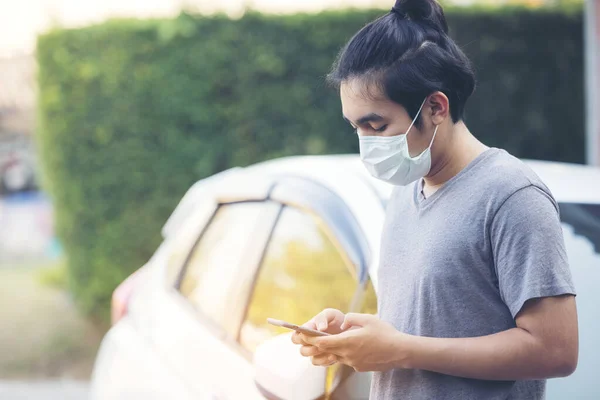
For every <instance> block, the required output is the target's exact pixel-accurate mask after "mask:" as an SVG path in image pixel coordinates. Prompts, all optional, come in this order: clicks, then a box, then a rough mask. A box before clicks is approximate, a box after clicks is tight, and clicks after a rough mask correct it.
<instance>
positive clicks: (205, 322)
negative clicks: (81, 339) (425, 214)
mask: <svg viewBox="0 0 600 400" xmlns="http://www.w3.org/2000/svg"><path fill="white" fill-rule="evenodd" d="M527 163H528V164H529V165H530V166H531V167H532V168H533V169H534V170H535V171H536V172H537V174H538V175H540V177H541V178H542V179H543V180H544V181H545V182H546V184H547V185H548V186H549V187H550V189H551V190H552V192H553V194H554V196H555V197H556V199H557V200H558V202H559V203H560V208H561V218H562V221H563V228H564V233H565V240H566V245H567V250H568V254H569V259H570V264H571V269H572V272H573V276H574V280H575V284H576V287H577V290H578V297H577V305H578V311H579V327H580V357H579V366H578V368H577V371H576V372H575V373H574V374H573V375H572V376H570V377H568V378H564V379H555V380H551V381H549V383H548V394H547V398H548V399H549V400H559V399H560V400H562V399H574V398H576V399H579V400H583V399H599V398H600V385H598V382H597V376H598V371H600V340H599V339H600V336H599V334H598V332H600V307H598V297H597V292H598V288H600V169H594V168H590V167H585V166H578V165H569V164H559V163H549V162H533V161H532V162H527ZM391 189H392V188H391V186H389V185H387V184H385V183H382V182H380V181H377V180H375V179H373V178H371V177H370V176H369V175H368V173H367V172H366V171H365V169H364V168H363V166H362V165H361V163H360V160H359V158H358V156H322V157H293V158H284V159H279V160H274V161H269V162H266V163H262V164H258V165H255V166H251V167H248V168H237V169H232V170H229V171H226V172H223V173H221V174H218V175H215V176H213V177H211V178H208V179H205V180H202V181H200V182H198V183H196V184H195V185H194V186H192V188H191V189H190V190H189V191H188V193H187V194H186V195H185V197H184V198H183V199H182V201H181V202H180V204H179V205H178V207H177V208H176V210H175V211H174V213H173V214H172V215H171V217H170V218H169V220H168V221H167V223H166V225H165V226H164V228H163V230H162V234H163V237H164V241H163V243H162V244H161V246H160V247H159V248H158V250H157V251H156V253H155V254H154V256H153V257H152V258H151V259H150V261H149V262H148V263H147V264H146V265H145V266H144V267H142V268H141V269H140V270H139V271H138V272H137V273H135V274H134V275H132V277H130V278H129V279H127V280H126V281H125V282H124V283H123V284H122V285H121V286H120V287H119V288H118V289H117V290H116V291H115V294H114V295H113V322H114V325H113V327H112V329H111V330H110V331H109V332H108V334H107V335H106V337H105V338H104V340H103V343H102V346H101V348H100V351H99V354H98V358H97V360H96V365H95V369H94V373H93V377H92V388H91V392H92V400H120V399H123V400H125V399H126V400H137V399H140V400H141V399H143V400H153V399H157V400H158V399H178V400H188V399H189V400H192V399H193V400H200V399H211V400H217V399H218V400H232V399H244V400H252V399H283V400H312V399H319V398H330V399H350V400H352V399H367V398H368V393H369V385H370V378H371V376H370V374H368V373H354V371H353V370H350V369H349V368H347V367H339V366H338V367H335V368H330V369H325V368H321V367H314V366H313V365H312V364H311V363H310V360H309V359H306V358H303V357H302V356H300V353H299V349H298V348H297V347H296V346H295V345H293V344H292V343H291V341H290V334H289V333H286V331H285V330H278V328H275V327H273V326H270V325H268V324H267V322H266V319H267V318H268V317H272V318H277V319H283V320H287V321H289V322H293V323H303V322H305V321H306V320H308V319H309V318H310V317H312V316H313V315H314V314H316V313H318V312H319V311H321V310H322V309H324V308H327V307H334V308H339V309H341V310H343V311H345V312H351V311H354V312H375V308H376V297H375V293H374V290H373V287H377V280H376V277H377V265H378V249H379V242H380V231H381V229H382V224H383V220H384V209H385V205H386V201H387V199H388V197H389V194H390V193H391Z"/></svg>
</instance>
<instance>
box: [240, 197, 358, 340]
mask: <svg viewBox="0 0 600 400" xmlns="http://www.w3.org/2000/svg"><path fill="white" fill-rule="evenodd" d="M354 271H355V267H354V266H353V265H351V264H350V263H349V261H348V260H347V257H346V256H345V254H344V253H343V252H341V251H340V249H339V248H338V246H337V243H336V242H335V241H334V240H332V238H331V237H330V236H328V231H327V230H326V229H324V227H323V226H322V225H321V222H320V220H319V219H317V218H316V217H314V216H313V215H311V214H308V213H305V212H303V211H300V210H298V209H295V208H292V207H286V208H284V209H283V212H282V214H281V217H280V218H279V220H278V223H277V225H276V227H275V230H274V232H273V236H272V239H271V241H270V243H269V245H268V247H267V250H266V253H265V256H264V258H263V262H262V266H261V269H260V271H259V273H258V277H257V280H256V284H255V290H254V293H253V294H252V297H251V299H250V303H249V307H248V312H247V316H246V320H245V321H244V323H243V325H242V330H241V332H240V341H241V344H242V345H243V346H244V347H245V348H246V349H248V350H250V351H253V350H254V349H255V348H256V346H257V345H258V344H260V343H261V342H262V341H263V340H265V339H268V338H270V337H272V336H274V335H277V334H279V333H283V332H288V331H287V330H285V329H279V328H276V327H273V326H271V325H269V324H267V323H266V319H267V318H276V319H282V320H286V321H288V322H292V323H297V324H302V323H304V322H306V321H308V320H309V319H310V318H312V317H313V316H314V315H315V314H317V313H319V312H320V311H322V310H323V309H325V308H328V307H332V308H337V309H340V310H343V311H347V310H348V307H349V305H350V304H351V301H352V299H353V296H354V294H355V292H356V289H357V286H358V283H357V280H356V279H355V277H354V276H353V274H354Z"/></svg>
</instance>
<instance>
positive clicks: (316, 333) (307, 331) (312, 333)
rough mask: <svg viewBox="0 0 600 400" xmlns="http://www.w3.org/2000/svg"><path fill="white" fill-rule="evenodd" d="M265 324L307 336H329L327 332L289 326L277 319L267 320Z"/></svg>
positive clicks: (293, 325)
mask: <svg viewBox="0 0 600 400" xmlns="http://www.w3.org/2000/svg"><path fill="white" fill-rule="evenodd" d="M267 322H268V323H269V324H271V325H275V326H280V327H282V328H286V329H290V330H292V331H296V332H300V333H303V334H305V335H307V336H329V335H330V334H329V333H327V332H321V331H317V330H314V329H310V328H307V327H305V326H299V325H295V324H290V323H289V322H285V321H281V320H278V319H273V318H267Z"/></svg>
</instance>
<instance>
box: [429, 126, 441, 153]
mask: <svg viewBox="0 0 600 400" xmlns="http://www.w3.org/2000/svg"><path fill="white" fill-rule="evenodd" d="M439 127H440V126H439V125H436V126H435V130H434V131H433V137H432V138H431V143H429V147H428V148H429V149H431V146H433V141H434V140H435V135H437V130H438V128H439Z"/></svg>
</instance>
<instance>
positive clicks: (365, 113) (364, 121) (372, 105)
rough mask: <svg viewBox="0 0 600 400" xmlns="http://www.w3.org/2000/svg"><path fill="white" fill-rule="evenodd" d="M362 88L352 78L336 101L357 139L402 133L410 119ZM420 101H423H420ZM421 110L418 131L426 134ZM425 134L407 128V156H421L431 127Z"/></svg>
mask: <svg viewBox="0 0 600 400" xmlns="http://www.w3.org/2000/svg"><path fill="white" fill-rule="evenodd" d="M369 89H370V88H366V87H365V85H364V84H363V83H362V82H360V81H359V80H356V79H352V80H349V81H345V82H343V83H342V85H341V87H340V98H341V101H342V113H343V115H344V119H345V120H346V121H348V122H349V123H350V125H352V127H353V128H354V129H355V130H356V131H357V133H358V135H359V136H397V135H404V134H406V132H407V130H408V128H409V127H410V125H411V123H412V118H411V117H410V116H409V115H408V112H407V111H406V110H405V109H404V107H402V106H401V105H400V104H397V103H395V102H393V101H391V100H389V99H388V98H387V97H386V96H385V94H383V93H382V92H381V91H380V90H379V89H370V90H369ZM423 100H424V99H423ZM426 109H427V104H425V106H424V107H423V110H422V111H421V118H422V120H423V124H422V129H423V130H424V131H425V132H427V131H426V129H427V127H428V126H429V125H431V124H430V123H427V121H426V117H424V115H425V111H426ZM431 126H432V128H431V130H430V132H428V134H423V133H421V132H420V131H419V129H418V128H417V127H416V126H413V127H412V128H411V129H410V134H409V135H408V136H407V141H408V148H409V153H410V155H411V157H415V156H417V155H419V154H421V153H422V152H423V151H424V150H425V149H426V148H427V147H428V146H429V143H430V142H431V139H432V136H433V129H434V127H433V125H431Z"/></svg>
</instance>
